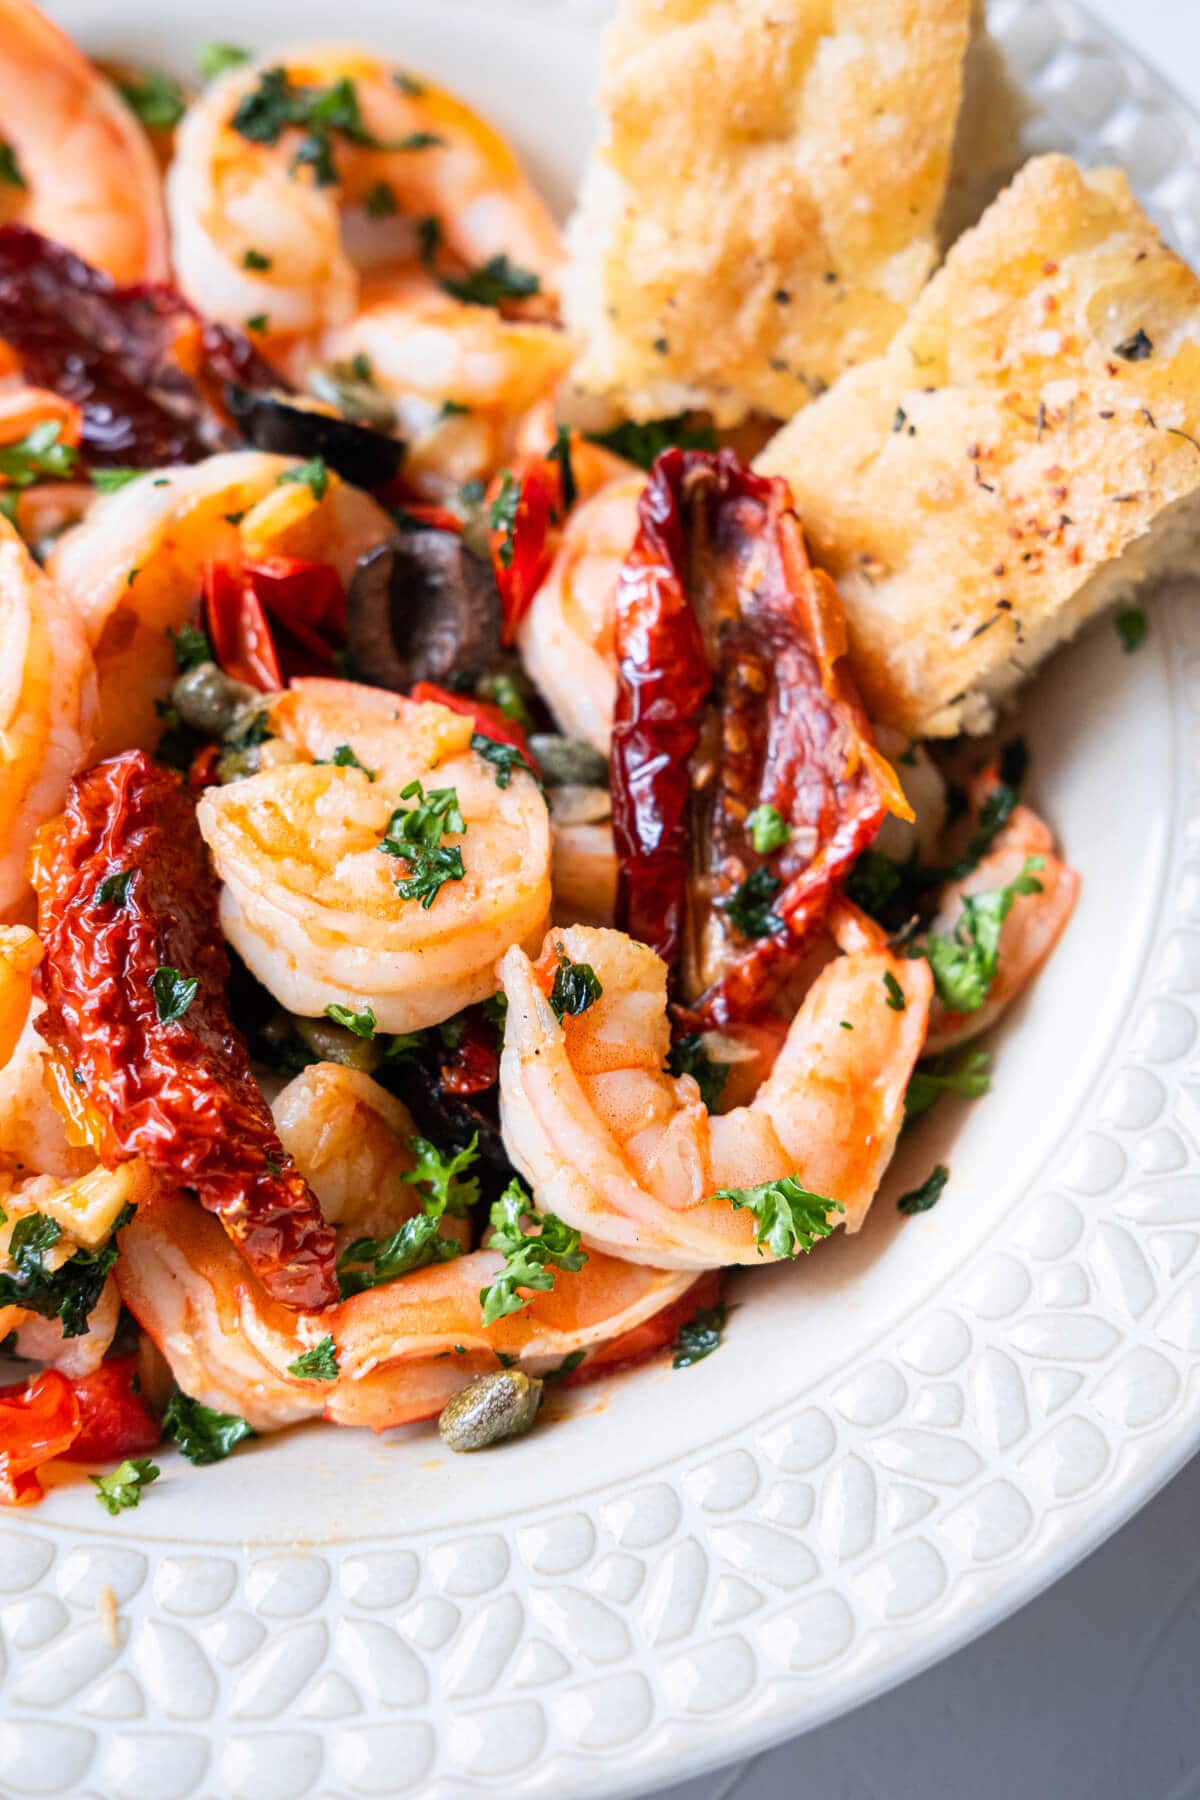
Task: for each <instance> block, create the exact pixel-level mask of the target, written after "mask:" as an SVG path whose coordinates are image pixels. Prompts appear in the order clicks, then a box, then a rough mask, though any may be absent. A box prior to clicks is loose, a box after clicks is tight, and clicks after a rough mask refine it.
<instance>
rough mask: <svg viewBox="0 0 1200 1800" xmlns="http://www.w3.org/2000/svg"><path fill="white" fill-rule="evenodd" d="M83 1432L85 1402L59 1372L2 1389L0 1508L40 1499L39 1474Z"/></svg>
mask: <svg viewBox="0 0 1200 1800" xmlns="http://www.w3.org/2000/svg"><path fill="white" fill-rule="evenodd" d="M79 1430H80V1418H79V1403H78V1401H77V1400H76V1398H75V1394H74V1391H73V1389H72V1387H71V1383H70V1382H69V1381H68V1380H67V1378H66V1376H65V1375H60V1374H58V1372H57V1371H56V1370H54V1369H46V1370H44V1371H43V1373H42V1374H40V1375H37V1376H35V1377H34V1379H33V1380H32V1381H29V1382H21V1383H20V1384H19V1385H17V1386H15V1387H4V1388H0V1506H30V1505H32V1504H33V1502H34V1501H36V1500H40V1499H41V1497H42V1484H41V1482H40V1481H39V1480H38V1478H37V1472H38V1470H39V1469H40V1468H41V1467H42V1466H43V1465H44V1464H45V1463H48V1462H52V1461H53V1460H54V1458H55V1457H56V1456H62V1455H63V1453H64V1452H65V1451H67V1450H69V1449H70V1448H71V1445H72V1444H73V1443H74V1442H75V1440H76V1438H77V1437H78V1436H79Z"/></svg>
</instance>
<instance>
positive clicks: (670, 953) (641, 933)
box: [610, 450, 712, 970]
mask: <svg viewBox="0 0 1200 1800" xmlns="http://www.w3.org/2000/svg"><path fill="white" fill-rule="evenodd" d="M669 459H674V460H669ZM683 475H684V467H683V463H682V456H681V453H680V452H679V451H677V450H676V451H668V452H667V453H666V454H665V455H663V456H661V457H660V458H659V460H658V462H657V463H656V464H655V468H654V473H653V475H652V477H651V479H650V482H649V483H648V485H647V487H646V489H645V491H644V492H643V494H642V497H641V500H640V502H639V504H638V534H637V536H636V538H635V539H634V541H633V547H632V549H631V550H630V552H629V555H628V557H627V559H626V561H625V566H624V568H623V569H622V571H621V578H620V582H619V584H618V587H617V599H616V609H615V618H614V632H613V636H614V648H615V650H616V656H617V670H618V674H617V697H616V704H615V707H614V711H613V731H612V750H611V764H610V769H611V785H612V802H613V842H614V844H615V846H616V852H617V868H618V885H617V922H618V924H619V925H620V927H621V929H622V930H624V931H627V932H628V933H629V934H630V935H631V936H632V937H635V938H640V939H641V940H642V941H643V942H644V943H647V944H650V945H652V946H653V948H654V949H655V950H657V951H658V953H659V955H660V956H661V957H662V958H663V960H664V961H665V962H666V964H667V967H668V968H669V969H671V970H675V969H676V968H677V966H678V963H679V959H680V957H681V955H682V951H683V937H684V926H685V922H686V917H687V904H688V875H689V867H690V847H689V834H688V804H689V800H690V796H691V778H690V774H689V759H690V758H691V755H692V752H693V751H694V750H695V748H696V746H697V744H698V743H699V741H700V723H701V708H702V707H703V705H704V702H705V700H706V699H707V698H708V694H709V690H710V688H711V687H712V673H711V671H710V669H709V666H708V660H707V658H706V656H705V653H704V639H703V638H702V636H701V633H700V625H699V622H698V620H697V618H696V614H695V613H694V611H693V610H692V606H691V603H690V601H689V599H688V595H687V590H686V588H685V585H684V571H685V570H686V568H687V537H686V533H687V525H686V522H685V518H684V513H683V510H682V507H681V492H682V482H683Z"/></svg>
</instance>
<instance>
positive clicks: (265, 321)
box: [246, 313, 271, 332]
mask: <svg viewBox="0 0 1200 1800" xmlns="http://www.w3.org/2000/svg"><path fill="white" fill-rule="evenodd" d="M270 322H271V316H270V314H269V313H251V314H250V317H249V318H248V319H247V320H246V330H247V331H260V332H261V331H266V330H267V329H268V327H269V325H270Z"/></svg>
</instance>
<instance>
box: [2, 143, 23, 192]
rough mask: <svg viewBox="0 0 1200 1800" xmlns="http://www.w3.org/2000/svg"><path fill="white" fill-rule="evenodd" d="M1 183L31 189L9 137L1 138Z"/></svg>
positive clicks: (6, 185)
mask: <svg viewBox="0 0 1200 1800" xmlns="http://www.w3.org/2000/svg"><path fill="white" fill-rule="evenodd" d="M0 184H3V186H5V187H15V188H23V189H24V190H25V191H26V192H28V191H29V183H28V182H27V181H26V179H25V177H24V175H23V174H22V173H21V165H20V163H19V162H18V161H17V153H16V151H15V150H14V149H13V147H12V145H11V144H10V143H9V142H8V139H7V138H0Z"/></svg>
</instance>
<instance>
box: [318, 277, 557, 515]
mask: <svg viewBox="0 0 1200 1800" xmlns="http://www.w3.org/2000/svg"><path fill="white" fill-rule="evenodd" d="M322 357H323V358H324V359H325V360H327V361H329V362H331V363H333V364H336V365H338V366H341V365H345V364H353V363H355V361H356V360H357V361H358V363H359V365H360V366H365V367H366V368H368V369H369V371H370V375H371V380H372V383H373V384H374V385H375V386H376V387H378V388H379V389H380V390H381V391H382V392H383V393H384V394H386V395H387V397H388V399H389V400H390V401H391V403H392V406H393V408H394V413H395V422H396V430H397V432H398V434H399V435H400V436H401V437H402V438H403V439H404V440H405V442H406V443H407V445H408V454H407V457H406V459H405V465H404V473H405V479H406V480H407V481H408V482H409V483H410V484H411V485H412V487H413V488H414V489H415V490H416V491H417V492H419V493H422V494H425V495H427V496H428V497H429V498H431V499H437V498H441V497H443V496H445V495H447V494H452V493H454V492H456V491H457V489H458V488H459V487H461V486H462V484H463V483H464V482H466V481H472V480H477V479H479V478H480V477H483V476H486V475H488V474H490V473H491V472H492V471H493V470H494V469H496V468H498V467H499V466H500V464H501V463H502V462H503V461H505V460H506V458H507V457H508V456H509V455H510V454H511V452H512V449H513V447H514V443H515V436H516V435H517V434H519V423H518V421H519V419H520V416H521V415H522V414H524V413H525V412H526V409H527V408H529V407H532V406H533V404H534V402H535V401H537V400H538V399H539V397H540V396H542V395H544V394H545V393H546V392H547V390H548V389H550V388H552V387H554V386H555V384H556V383H557V382H558V381H559V380H560V379H561V378H562V376H564V375H565V374H566V371H567V367H568V365H569V363H570V360H571V344H570V340H569V339H568V338H567V337H566V336H565V335H564V333H563V332H561V331H557V330H554V329H552V328H550V327H548V326H546V325H544V324H538V323H534V322H532V321H529V320H524V319H506V318H504V317H503V316H502V315H501V313H499V312H498V311H497V309H496V308H495V307H493V306H470V305H465V304H464V303H463V302H461V301H459V300H455V299H452V298H451V297H450V296H449V295H448V294H446V293H445V292H444V291H443V290H442V289H441V288H440V287H439V286H438V284H437V283H436V282H435V281H433V280H431V279H430V277H429V276H428V275H427V274H425V273H423V272H422V271H420V270H409V271H407V272H402V273H399V274H396V275H392V276H390V277H386V278H382V279H379V278H377V279H373V280H370V281H367V282H365V283H364V285H363V290H362V294H361V298H360V303H359V305H358V308H357V310H356V312H355V314H354V317H353V318H352V319H351V320H350V321H349V322H348V323H347V324H345V325H343V326H341V327H340V328H339V329H337V330H334V331H331V332H330V333H328V334H327V336H326V337H325V338H324V340H323V343H322ZM364 358H365V365H363V363H362V359H364ZM553 441H554V428H553V425H551V427H550V430H549V434H548V436H547V437H546V438H545V439H544V440H543V441H542V442H541V443H540V444H539V445H538V449H539V451H540V450H544V449H545V448H546V445H547V444H550V443H552V442H553Z"/></svg>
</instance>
